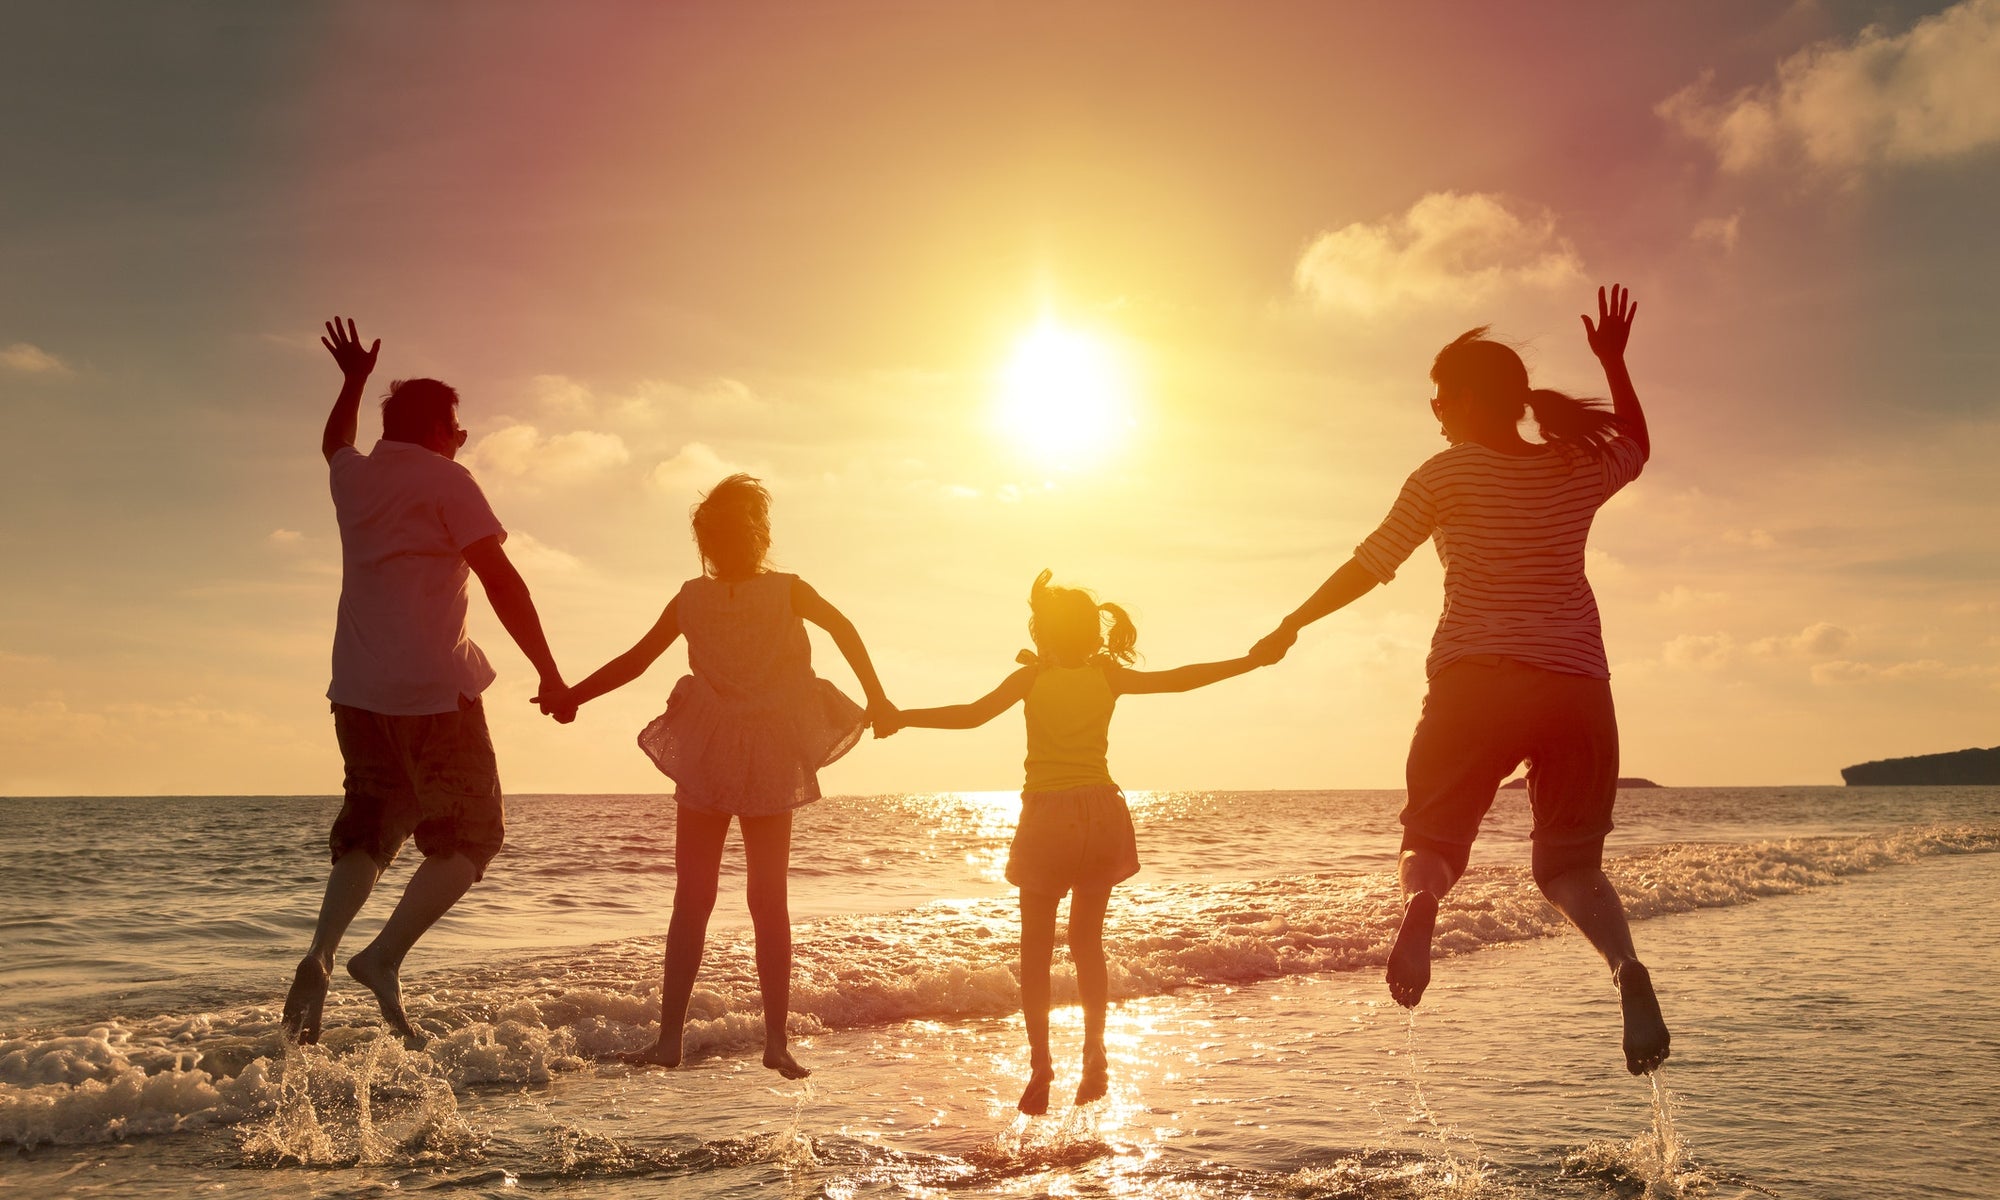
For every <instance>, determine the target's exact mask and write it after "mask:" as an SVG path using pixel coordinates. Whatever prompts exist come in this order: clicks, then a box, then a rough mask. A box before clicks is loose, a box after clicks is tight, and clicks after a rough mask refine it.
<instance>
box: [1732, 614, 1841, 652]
mask: <svg viewBox="0 0 2000 1200" xmlns="http://www.w3.org/2000/svg"><path fill="white" fill-rule="evenodd" d="M1853 640H1854V635H1853V634H1851V633H1849V632H1848V631H1847V630H1845V629H1842V628H1841V627H1840V626H1838V625H1835V624H1833V623H1831V622H1829V621H1817V622H1814V623H1813V624H1811V625H1808V626H1806V627H1805V628H1804V629H1801V630H1800V631H1799V632H1797V633H1793V634H1786V635H1782V636H1778V637H1766V638H1758V639H1757V640H1756V641H1754V642H1752V643H1750V647H1749V649H1750V653H1752V654H1754V655H1757V656H1758V657H1760V658H1783V657H1791V656H1798V655H1805V656H1810V657H1824V656H1826V655H1829V654H1838V653H1840V652H1841V651H1842V650H1845V649H1847V644H1848V643H1849V642H1851V641H1853Z"/></svg>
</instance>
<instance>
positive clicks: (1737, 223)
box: [1690, 212, 1743, 254]
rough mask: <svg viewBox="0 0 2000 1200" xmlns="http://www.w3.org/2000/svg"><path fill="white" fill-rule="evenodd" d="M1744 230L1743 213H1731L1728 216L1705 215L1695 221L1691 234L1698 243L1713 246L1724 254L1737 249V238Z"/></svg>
mask: <svg viewBox="0 0 2000 1200" xmlns="http://www.w3.org/2000/svg"><path fill="white" fill-rule="evenodd" d="M1742 231H1743V214H1742V213H1741V212H1733V213H1730V214H1729V215H1728V216H1726V217H1703V218H1702V219H1701V220H1699V221H1696V222H1695V223H1694V232H1693V233H1692V234H1691V235H1690V237H1692V239H1693V240H1694V242H1695V243H1696V244H1697V245H1703V246H1713V247H1715V248H1716V249H1717V250H1720V251H1722V252H1723V253H1724V254H1727V253H1729V252H1730V251H1731V250H1734V249H1736V239H1737V237H1738V236H1740V235H1741V233H1742Z"/></svg>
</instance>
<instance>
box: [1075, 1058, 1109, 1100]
mask: <svg viewBox="0 0 2000 1200" xmlns="http://www.w3.org/2000/svg"><path fill="white" fill-rule="evenodd" d="M1110 1090H1111V1068H1110V1064H1108V1063H1107V1062H1105V1059H1104V1047H1102V1046H1099V1047H1098V1048H1097V1049H1095V1050H1085V1051H1084V1052H1083V1079H1082V1081H1081V1082H1079V1083H1078V1084H1077V1085H1076V1102H1077V1104H1079V1105H1083V1104H1089V1103H1090V1102H1092V1101H1093V1100H1102V1099H1104V1097H1105V1094H1106V1093H1108V1092H1109V1091H1110Z"/></svg>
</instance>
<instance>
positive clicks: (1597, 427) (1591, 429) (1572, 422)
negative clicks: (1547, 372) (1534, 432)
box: [1528, 388, 1618, 453]
mask: <svg viewBox="0 0 2000 1200" xmlns="http://www.w3.org/2000/svg"><path fill="white" fill-rule="evenodd" d="M1528 408H1529V410H1530V411H1531V412H1533V413H1534V414H1535V424H1536V425H1538V426H1540V427H1541V431H1542V439H1543V440H1544V441H1549V442H1558V443H1561V444H1562V445H1565V446H1575V447H1577V448H1578V449H1580V450H1587V451H1590V452H1592V453H1595V452H1596V451H1599V450H1602V449H1603V448H1604V446H1605V443H1607V442H1609V441H1610V440H1611V439H1612V438H1614V437H1617V436H1618V418H1617V417H1616V416H1613V415H1612V413H1611V410H1610V409H1608V408H1606V407H1605V406H1604V402H1603V401H1601V400H1579V399H1577V398H1576V397H1575V396H1571V395H1568V394H1566V393H1563V392H1558V391H1556V390H1554V389H1553V388H1536V389H1534V390H1533V391H1531V392H1529V393H1528Z"/></svg>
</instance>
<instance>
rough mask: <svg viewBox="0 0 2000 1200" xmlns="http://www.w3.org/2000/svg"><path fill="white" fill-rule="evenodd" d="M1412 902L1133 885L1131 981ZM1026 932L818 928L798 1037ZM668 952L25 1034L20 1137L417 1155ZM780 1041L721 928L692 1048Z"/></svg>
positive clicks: (1530, 888)
mask: <svg viewBox="0 0 2000 1200" xmlns="http://www.w3.org/2000/svg"><path fill="white" fill-rule="evenodd" d="M1995 849H2000V826H1995V825H1955V826H1929V827H1920V828H1907V829H1901V830H1897V831H1893V832H1890V833H1887V834H1872V835H1866V836H1852V837H1815V838H1800V839H1789V840H1773V841H1762V842H1755V843H1748V844H1710V843H1682V844H1674V845H1667V846H1662V847H1659V848H1656V849H1653V850H1649V851H1646V852H1643V853H1639V854H1633V855H1628V856H1625V857H1621V858H1618V859H1614V860H1612V861H1611V862H1610V863H1609V864H1607V872H1608V873H1609V874H1610V875H1611V877H1612V879H1613V880H1614V882H1615V883H1616V884H1617V885H1618V888H1619V891H1620V893H1621V895H1622V896H1623V897H1624V899H1625V903H1626V905H1627V907H1628V909H1629V910H1630V912H1631V913H1632V915H1633V917H1634V918H1636V919H1640V920H1644V919H1647V918H1651V917H1658V916H1664V915H1668V914H1673V913H1682V912H1689V911H1693V910H1696V909H1701V908H1711V907H1720V906H1727V905H1736V904H1742V903H1746V902H1749V901H1754V900H1756V899H1759V898H1762V897H1767V896H1777V895H1784V894H1787V893H1794V892H1799V891H1803V890H1806V889H1810V888H1815V887H1821V886H1826V885H1829V884H1833V883H1837V882H1838V881H1839V880H1840V879H1841V878H1843V877H1846V876H1851V875H1855V874H1861V873H1867V872H1873V871H1879V870H1883V869H1886V868H1890V867H1894V866H1897V865H1899V864H1904V863H1910V862H1915V861H1918V860H1920V859H1924V858H1928V857H1933V856H1938V855H1946V854H1959V853H1987V852H1991V851H1993V850H1995ZM1141 878H1142V879H1143V876H1142V877H1141ZM1396 915H1397V896H1396V892H1395V885H1394V881H1393V879H1391V878H1388V877H1386V876H1370V877H1360V876H1356V875H1353V874H1349V873H1320V874H1306V875H1273V876H1271V877H1269V878H1262V879H1253V880H1239V881H1231V882H1226V883H1215V884H1194V883H1180V884H1173V885H1165V886H1157V887H1148V886H1144V885H1143V884H1141V885H1138V886H1127V887H1124V888H1121V889H1120V890H1119V892H1118V893H1117V894H1116V895H1115V896H1114V900H1113V904H1112V906H1111V913H1110V918H1109V920H1108V922H1107V927H1106V940H1107V948H1108V951H1109V954H1110V957H1111V961H1112V977H1111V988H1112V995H1113V997H1114V998H1119V997H1133V996H1145V995H1157V994H1160V993H1163V992H1170V991H1173V990H1175V989H1178V988H1184V987H1191V986H1202V985H1209V984H1217V983H1232V984H1233V983H1247V982H1253V981H1256V980H1260V979H1270V978H1275V977H1279V976H1286V975H1298V974H1309V973H1314V972H1324V971H1352V970H1370V969H1376V968H1379V967H1380V966H1381V965H1382V964H1383V963H1384V962H1385V961H1386V957H1387V952H1388V947H1389V943H1390V939H1391V937H1392V935H1393V933H1394V929H1395V921H1396ZM1566 927H1567V926H1566V923H1565V922H1564V920H1563V918H1562V917H1561V915H1560V914H1558V913H1557V912H1556V911H1555V909H1554V908H1552V907H1551V906H1550V905H1549V904H1548V903H1547V902H1546V901H1545V900H1543V899H1542V897H1541V896H1540V894H1539V892H1537V891H1536V889H1535V887H1534V885H1533V883H1532V881H1531V880H1529V878H1528V876H1527V872H1526V871H1525V870H1524V869H1522V868H1519V867H1478V866H1475V867H1474V868H1473V869H1472V870H1470V871H1469V872H1468V873H1467V874H1466V876H1465V878H1464V879H1463V880H1462V881H1461V883H1460V884H1459V886H1458V887H1457V888H1456V889H1455V890H1454V891H1453V892H1452V895H1451V897H1450V899H1449V901H1448V903H1447V904H1446V906H1445V908H1444V910H1443V913H1442V915H1441V917H1440V920H1439V924H1438V936H1437V942H1436V945H1437V948H1438V951H1439V953H1440V954H1443V955H1451V954H1464V953H1470V952H1473V951H1476V950H1479V949H1481V948H1483V947H1486V946H1492V945H1496V944H1500V943H1505V942H1514V941H1522V940H1526V939H1532V938H1541V937H1548V936H1551V935H1554V934H1556V933H1558V932H1560V931H1562V930H1563V929H1565V928H1566ZM1017 932H1018V922H1017V918H1016V916H1015V914H1014V911H1013V905H1012V903H1011V902H1009V901H1006V900H1000V899H992V900H970V901H968V900H954V901H939V902H936V903H932V904H927V905H923V906H920V907H918V908H914V909H906V910H903V911H901V912H895V913H887V914H874V915H868V916H855V917H843V918H838V919H832V920H826V921H819V922H813V923H809V924H802V925H800V926H799V927H798V928H797V930H796V931H795V958H796V967H795V971H794V979H793V987H792V1010H793V1011H792V1016H791V1030H792V1032H793V1033H794V1034H795V1035H797V1036H811V1035H812V1034H814V1033H818V1032H822V1031H825V1030H832V1029H850V1028H858V1027H867V1026H876V1025H884V1024H890V1023H894V1022H898V1021H903V1020H911V1019H932V1020H953V1019H964V1018H976V1017H991V1016H999V1015H1004V1014H1009V1013H1012V1012H1013V1011H1015V1010H1016V1009H1017V1007H1018V1004H1019V987H1018V982H1017V980H1016V977H1015V973H1014V966H1013V963H1014V959H1015V956H1016V954H1017V942H1016V936H1017ZM1662 950H1663V952H1664V951H1665V950H1666V948H1664V947H1663V948H1662ZM658 956H659V942H658V939H655V938H640V939H628V940H625V941H620V942H613V943H605V944H600V945H595V946H589V947H583V948H578V949H573V950H568V951H563V952H561V953H558V954H553V955H541V956H538V957H534V958H529V959H524V960H520V961H503V962H485V963H475V964H465V965H461V966H458V967H456V968H452V969H443V970H434V971H429V972H426V973H424V974H420V975H416V976H413V977H412V978H411V979H410V980H409V981H407V982H406V989H405V998H406V1001H407V1003H408V1006H409V1008H410V1010H411V1011H412V1012H413V1013H415V1014H417V1019H418V1023H419V1025H420V1026H422V1027H423V1028H424V1029H425V1031H426V1032H427V1033H428V1034H430V1036H431V1041H430V1044H429V1046H428V1047H427V1048H426V1049H425V1050H423V1051H406V1050H404V1049H403V1048H402V1047H401V1045H400V1043H399V1042H397V1041H396V1039H393V1038H390V1037H386V1036H384V1035H383V1031H382V1029H381V1027H380V1025H379V1024H378V1022H377V1020H376V1016H375V1010H374V1006H373V1004H372V1002H370V1001H369V1000H368V998H367V997H366V995H365V993H361V992H360V991H359V989H356V988H353V987H345V988H338V989H337V990H336V992H335V994H334V996H333V998H332V1000H331V1001H330V1003H329V1005H328V1008H327V1014H326V1016H327V1023H326V1031H325V1034H324V1037H323V1041H322V1044H321V1045H320V1046H318V1047H312V1048H307V1049H304V1050H301V1049H299V1048H296V1047H287V1046H286V1044H285V1043H284V1040H283V1038H282V1036H281V1033H280V1031H279V1028H278V1024H277V1017H278V1013H277V1000H278V997H277V995H276V994H275V992H276V982H275V981H274V994H273V996H272V998H271V1001H270V1002H269V1003H267V1004H261V1005H246V1006H240V1007H236V1008H231V1009H226V1010H223V1011H218V1012H213V1013H201V1014H167V1015H162V1016H159V1017H156V1018H153V1019H150V1020H145V1019H127V1020H118V1021H105V1022H95V1023H91V1024H87V1025H79V1026H76V1027H69V1028H42V1029H33V1030H26V1031H22V1032H20V1033H18V1034H16V1035H14V1036H12V1037H10V1038H8V1039H7V1040H5V1041H0V1141H4V1142H11V1143H14V1144H17V1145H36V1144H45V1143H78V1142H93V1141H104V1140H112V1139H119V1138H125V1137H132V1136H137V1135H145V1134H157V1133H171V1132H176V1131H182V1130H197V1129H206V1128H214V1127H219V1126H235V1127H238V1132H239V1135H240V1136H241V1137H242V1138H243V1139H244V1142H245V1146H246V1149H247V1150H249V1151H250V1152H251V1153H252V1154H253V1155H255V1156H261V1157H265V1158H271V1159H283V1160H295V1161H301V1162H330V1161H365V1160H367V1159H368V1158H369V1156H370V1155H371V1154H374V1153H377V1152H378V1151H379V1150H380V1147H381V1145H383V1144H387V1143H384V1142H383V1139H387V1141H388V1143H393V1144H395V1145H397V1146H400V1147H404V1148H405V1149H407V1147H409V1146H411V1145H417V1146H420V1147H421V1146H422V1145H426V1144H439V1145H448V1144H451V1143H452V1142H453V1141H454V1140H455V1139H458V1138H461V1137H463V1136H466V1135H465V1134H464V1131H463V1130H462V1127H461V1126H459V1125H458V1124H456V1115H455V1109H453V1107H452V1104H451V1097H452V1091H453V1089H454V1088H459V1087H464V1086H468V1085H477V1084H491V1083H514V1084H533V1083H541V1082H545V1081H547V1080H548V1079H550V1078H552V1077H553V1076H554V1075H556V1074H558V1073H560V1072H564V1071H571V1070H576V1069H579V1068H582V1067H584V1066H586V1065H587V1064H589V1063H590V1062H592V1061H593V1060H597V1059H601V1058H605V1057H609V1056H612V1055H615V1054H618V1053H622V1052H625V1051H631V1050H637V1049H640V1048H642V1047H644V1046H645V1045H647V1044H648V1043H650V1042H651V1041H652V1039H653V1037H654V1036H655V1032H656V1030H655V1027H654V1023H655V1021H656V1020H657V1013H658V1006H659V976H658V971H659V968H658V961H659V959H658ZM342 982H343V983H344V982H345V981H344V980H343V981H342ZM426 989H429V990H426ZM1054 990H1055V998H1056V1001H1057V1002H1058V1003H1067V1002H1073V1001H1074V998H1075V980H1074V976H1073V974H1072V973H1071V972H1070V971H1069V969H1068V968H1067V966H1060V967H1058V969H1057V974H1056V980H1055V988H1054ZM762 1038H763V1022H762V1016H761V1008H760V1004H759V998H758V993H757V986H756V972H755V962H754V957H753V946H752V943H751V941H750V939H749V938H748V936H733V937H725V938H718V939H716V940H714V941H713V942H712V943H711V945H710V947H709V953H708V957H707V960H706V961H705V963H704V965H703V973H702V980H701V983H700V985H699V986H698V987H697V988H696V991H695V994H694V997H693V1001H692V1003H691V1004H690V1009H689V1021H688V1026H687V1035H686V1041H685V1047H686V1051H687V1053H688V1055H689V1056H690V1057H697V1058H698V1057H701V1056H704V1055H713V1054H727V1053H732V1052H736V1051H739V1050H742V1049H744V1048H747V1047H751V1046H755V1045H758V1044H761V1042H762ZM369 1131H373V1132H369ZM371 1138H373V1139H375V1140H374V1141H371V1140H370V1139H371Z"/></svg>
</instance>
